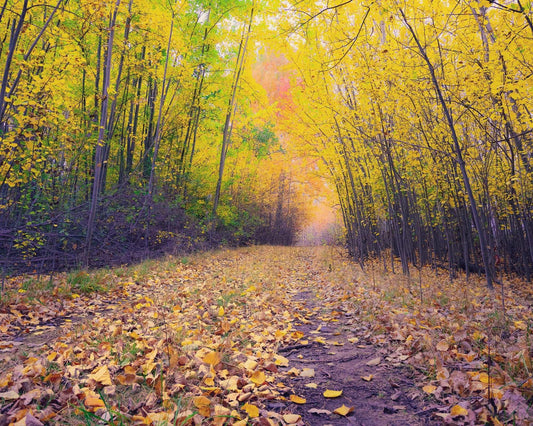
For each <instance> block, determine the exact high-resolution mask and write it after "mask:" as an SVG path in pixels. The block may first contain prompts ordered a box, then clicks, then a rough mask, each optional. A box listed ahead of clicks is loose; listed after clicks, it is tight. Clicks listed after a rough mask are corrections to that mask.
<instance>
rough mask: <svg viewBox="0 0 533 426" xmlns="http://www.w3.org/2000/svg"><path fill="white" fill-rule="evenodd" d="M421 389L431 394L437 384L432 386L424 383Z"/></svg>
mask: <svg viewBox="0 0 533 426" xmlns="http://www.w3.org/2000/svg"><path fill="white" fill-rule="evenodd" d="M422 390H423V391H424V392H425V393H427V394H430V395H431V394H432V393H433V392H435V391H436V390H437V386H433V385H426V386H424V387H423V388H422Z"/></svg>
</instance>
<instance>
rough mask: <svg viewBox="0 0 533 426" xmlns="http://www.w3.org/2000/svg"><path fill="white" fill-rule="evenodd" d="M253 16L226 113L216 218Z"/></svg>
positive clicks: (219, 168) (252, 13)
mask: <svg viewBox="0 0 533 426" xmlns="http://www.w3.org/2000/svg"><path fill="white" fill-rule="evenodd" d="M253 16H254V8H253V7H252V10H251V11H250V18H249V21H248V30H247V31H245V30H244V29H243V33H242V36H241V42H240V45H239V53H238V54H237V62H236V64H235V73H234V78H233V84H232V88H231V96H230V100H229V103H228V109H227V112H226V120H225V122H224V132H223V135H222V147H221V149H220V161H219V165H218V180H217V186H216V189H215V197H214V199H213V211H212V216H213V217H216V215H217V209H218V203H219V201H220V191H221V188H222V178H223V176H224V165H225V163H226V155H227V153H228V147H229V143H230V139H231V130H232V126H233V115H234V113H235V108H236V97H237V89H238V87H239V80H240V77H241V73H242V71H243V68H244V58H245V57H246V48H247V45H248V40H249V38H250V32H251V31H252V21H253Z"/></svg>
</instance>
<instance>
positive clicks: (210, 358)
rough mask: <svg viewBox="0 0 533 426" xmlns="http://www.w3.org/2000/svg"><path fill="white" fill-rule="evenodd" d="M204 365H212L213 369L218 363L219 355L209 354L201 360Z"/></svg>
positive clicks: (216, 353)
mask: <svg viewBox="0 0 533 426" xmlns="http://www.w3.org/2000/svg"><path fill="white" fill-rule="evenodd" d="M202 361H203V362H205V363H206V364H209V365H212V366H213V367H214V366H215V365H217V364H218V363H220V355H219V354H218V352H209V353H207V354H206V355H205V356H204V358H203V359H202Z"/></svg>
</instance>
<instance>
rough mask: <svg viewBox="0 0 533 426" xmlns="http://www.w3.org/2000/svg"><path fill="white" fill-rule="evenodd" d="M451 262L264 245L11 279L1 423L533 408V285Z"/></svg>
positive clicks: (392, 420) (387, 416)
mask: <svg viewBox="0 0 533 426" xmlns="http://www.w3.org/2000/svg"><path fill="white" fill-rule="evenodd" d="M437 272H438V271H437ZM437 272H436V271H433V270H431V269H430V268H427V269H423V270H421V271H419V272H416V274H415V275H416V277H413V278H410V279H409V278H407V277H404V276H403V275H400V274H392V273H390V272H383V268H382V264H379V265H378V264H369V265H367V267H366V268H365V271H362V270H361V268H360V267H359V266H358V265H356V264H354V263H352V262H350V261H349V260H348V259H347V258H346V257H345V256H344V255H343V254H342V253H341V252H340V250H339V249H336V248H331V247H313V248H308V247H250V248H241V249H231V250H217V251H213V252H207V253H199V254H196V255H193V256H190V257H187V258H167V259H165V260H158V261H147V262H144V263H142V264H139V265H136V266H131V267H123V268H115V269H109V270H105V269H104V270H97V271H92V272H89V273H87V272H84V271H78V272H74V273H70V274H56V275H55V276H52V277H41V278H37V277H16V278H12V279H10V280H7V282H6V283H5V289H4V291H3V293H2V299H1V300H0V425H8V424H15V425H40V424H51V423H53V424H69V425H70V424H138V425H142V424H154V425H159V424H161V425H167V424H168V425H170V424H171V425H185V424H214V425H223V424H228V425H229V424H233V425H245V424H259V425H272V424H273V425H276V424H277V425H286V424H296V425H305V424H307V425H328V424H330V425H350V424H353V425H395V424H397V425H405V424H409V425H416V424H443V423H445V424H486V423H489V424H496V425H498V424H532V423H531V418H533V410H532V408H531V404H532V402H533V368H532V365H531V358H532V356H533V343H532V339H533V338H532V336H531V330H532V329H533V313H532V312H533V309H532V307H533V291H532V287H531V284H527V283H524V282H520V281H519V280H513V279H505V280H504V288H503V290H502V291H501V292H500V291H498V292H496V293H491V292H489V291H488V290H486V289H485V287H484V286H483V282H482V280H481V279H478V278H471V279H470V280H469V282H468V283H467V282H465V279H464V278H461V277H460V278H457V279H456V280H454V281H453V282H451V281H450V279H449V276H448V274H446V273H444V272H443V271H441V272H440V273H437ZM502 295H503V296H504V300H503V301H502V299H501V297H502ZM502 302H505V311H504V304H503V303H502Z"/></svg>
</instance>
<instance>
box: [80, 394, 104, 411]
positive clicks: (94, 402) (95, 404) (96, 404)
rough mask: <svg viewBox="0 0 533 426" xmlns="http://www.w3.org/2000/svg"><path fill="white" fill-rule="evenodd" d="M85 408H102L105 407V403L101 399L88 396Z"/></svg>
mask: <svg viewBox="0 0 533 426" xmlns="http://www.w3.org/2000/svg"><path fill="white" fill-rule="evenodd" d="M83 402H84V403H85V406H86V407H88V408H100V407H105V404H104V401H102V400H101V399H100V398H95V397H93V396H88V397H87V398H85V401H83Z"/></svg>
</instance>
